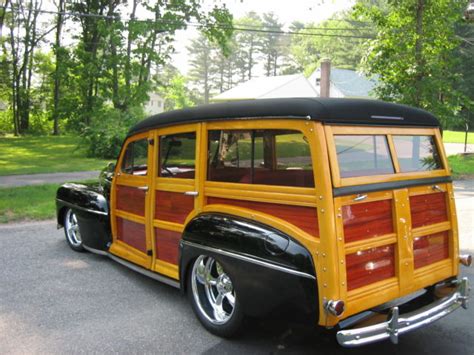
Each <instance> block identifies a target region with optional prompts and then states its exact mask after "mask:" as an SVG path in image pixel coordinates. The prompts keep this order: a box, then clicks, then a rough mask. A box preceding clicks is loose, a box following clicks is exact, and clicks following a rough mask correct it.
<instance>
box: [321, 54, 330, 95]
mask: <svg viewBox="0 0 474 355" xmlns="http://www.w3.org/2000/svg"><path fill="white" fill-rule="evenodd" d="M330 77H331V59H327V58H323V59H321V82H320V83H321V86H320V87H319V96H320V97H329V96H330V93H329V89H330V87H331V83H330V81H329V78H330Z"/></svg>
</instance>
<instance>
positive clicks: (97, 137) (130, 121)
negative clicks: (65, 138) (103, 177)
mask: <svg viewBox="0 0 474 355" xmlns="http://www.w3.org/2000/svg"><path fill="white" fill-rule="evenodd" d="M143 118H144V112H143V109H142V108H141V107H132V108H129V109H128V110H127V111H121V110H118V109H114V108H110V107H106V108H103V109H101V110H100V111H99V112H97V113H96V114H95V115H94V116H93V117H92V124H91V125H90V126H89V127H85V128H84V129H83V131H82V134H81V136H82V137H83V142H82V144H83V145H85V146H86V151H87V155H88V156H89V157H96V158H104V159H115V158H116V157H117V156H118V154H119V153H120V148H121V146H122V142H123V140H124V138H125V137H126V136H127V133H128V130H129V129H130V127H131V126H132V125H134V124H135V123H137V122H138V121H140V120H142V119H143Z"/></svg>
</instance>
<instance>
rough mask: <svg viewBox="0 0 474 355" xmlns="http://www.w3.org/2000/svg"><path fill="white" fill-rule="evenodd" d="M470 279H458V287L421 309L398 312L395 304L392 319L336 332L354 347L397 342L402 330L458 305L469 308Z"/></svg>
mask: <svg viewBox="0 0 474 355" xmlns="http://www.w3.org/2000/svg"><path fill="white" fill-rule="evenodd" d="M468 298H469V281H468V279H467V277H464V278H463V279H461V280H458V281H457V287H456V290H455V291H454V292H453V293H452V294H451V295H450V296H447V297H445V298H442V299H440V300H438V301H435V302H433V303H432V304H430V305H428V306H425V307H422V308H420V309H419V310H416V311H414V312H410V313H407V314H404V315H399V310H398V307H394V308H392V312H391V315H390V319H388V320H387V321H386V322H383V323H379V324H374V325H371V326H368V327H363V328H355V329H348V330H341V331H339V332H337V341H338V343H339V344H340V345H342V346H346V347H355V346H360V345H366V344H370V343H375V342H378V341H381V340H385V339H390V340H391V341H392V343H394V344H397V343H398V337H399V335H401V334H404V333H407V332H409V331H412V330H415V329H418V328H421V327H424V326H427V325H429V324H431V323H433V322H435V321H437V320H438V319H441V318H443V317H444V316H447V315H448V314H449V313H451V312H453V311H455V310H456V309H458V308H459V307H463V308H464V309H466V308H467V302H468Z"/></svg>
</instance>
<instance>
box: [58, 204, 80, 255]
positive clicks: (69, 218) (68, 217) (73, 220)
mask: <svg viewBox="0 0 474 355" xmlns="http://www.w3.org/2000/svg"><path fill="white" fill-rule="evenodd" d="M63 226H64V234H65V236H66V242H67V244H68V245H69V247H70V248H71V249H72V250H74V251H77V252H84V251H85V249H84V247H83V246H82V239H81V232H80V230H79V224H78V223H77V217H76V214H75V213H74V211H73V210H72V209H70V208H68V209H67V210H66V211H65V212H64V219H63Z"/></svg>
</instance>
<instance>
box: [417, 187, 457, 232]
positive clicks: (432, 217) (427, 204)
mask: <svg viewBox="0 0 474 355" xmlns="http://www.w3.org/2000/svg"><path fill="white" fill-rule="evenodd" d="M410 210H411V221H412V227H413V228H418V227H422V226H427V225H430V224H435V223H439V222H445V221H447V220H448V211H447V208H446V194H445V193H444V192H436V193H431V194H424V195H416V196H410Z"/></svg>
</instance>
